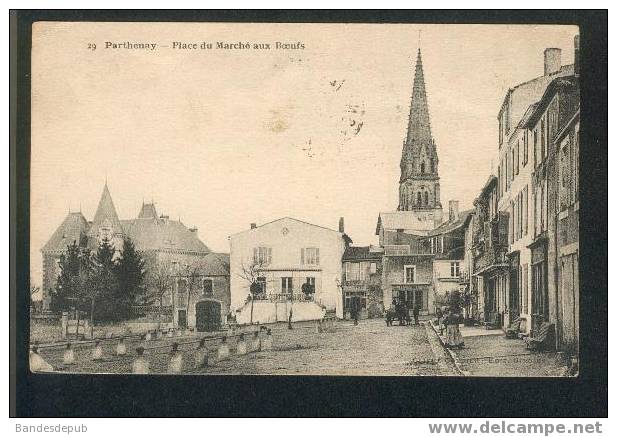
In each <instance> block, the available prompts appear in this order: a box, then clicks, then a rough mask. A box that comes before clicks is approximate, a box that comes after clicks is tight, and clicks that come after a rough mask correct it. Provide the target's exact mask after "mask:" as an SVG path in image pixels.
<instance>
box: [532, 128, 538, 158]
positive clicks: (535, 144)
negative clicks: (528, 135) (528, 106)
mask: <svg viewBox="0 0 617 437" xmlns="http://www.w3.org/2000/svg"><path fill="white" fill-rule="evenodd" d="M538 162H539V160H538V129H537V128H536V129H534V130H533V167H534V168H536V167H537V166H538Z"/></svg>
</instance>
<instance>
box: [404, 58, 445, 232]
mask: <svg viewBox="0 0 617 437" xmlns="http://www.w3.org/2000/svg"><path fill="white" fill-rule="evenodd" d="M438 165H439V158H438V157H437V146H436V145H435V140H434V139H433V137H432V135H431V123H430V117H429V112H428V102H427V99H426V87H425V84H424V70H423V67H422V53H421V50H420V49H418V57H417V60H416V71H415V76H414V81H413V91H412V96H411V108H410V110H409V123H408V125H407V137H406V138H405V141H404V142H403V153H402V157H401V178H400V180H399V206H398V210H399V211H414V212H415V213H416V214H417V215H418V217H419V218H421V219H422V220H430V221H433V222H434V223H435V226H438V225H439V224H441V220H442V206H441V200H440V197H439V171H438Z"/></svg>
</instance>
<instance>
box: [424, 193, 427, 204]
mask: <svg viewBox="0 0 617 437" xmlns="http://www.w3.org/2000/svg"><path fill="white" fill-rule="evenodd" d="M424 205H425V206H426V205H428V191H425V192H424Z"/></svg>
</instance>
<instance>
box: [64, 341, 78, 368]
mask: <svg viewBox="0 0 617 437" xmlns="http://www.w3.org/2000/svg"><path fill="white" fill-rule="evenodd" d="M62 364H64V365H65V366H71V365H73V364H75V353H74V352H73V349H72V348H71V343H67V344H66V349H65V350H64V355H63V356H62Z"/></svg>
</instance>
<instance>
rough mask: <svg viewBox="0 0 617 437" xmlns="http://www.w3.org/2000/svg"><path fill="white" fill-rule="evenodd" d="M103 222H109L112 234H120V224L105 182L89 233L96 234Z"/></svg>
mask: <svg viewBox="0 0 617 437" xmlns="http://www.w3.org/2000/svg"><path fill="white" fill-rule="evenodd" d="M105 221H109V224H110V225H111V227H112V229H113V232H114V234H118V233H122V224H121V223H120V220H119V219H118V214H117V213H116V207H115V206H114V201H113V200H112V199H111V194H110V193H109V188H107V182H105V187H104V188H103V194H102V195H101V200H99V206H98V207H97V208H96V213H95V214H94V220H92V226H91V227H90V231H91V233H96V232H98V228H99V226H101V225H102V224H103V223H105Z"/></svg>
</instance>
